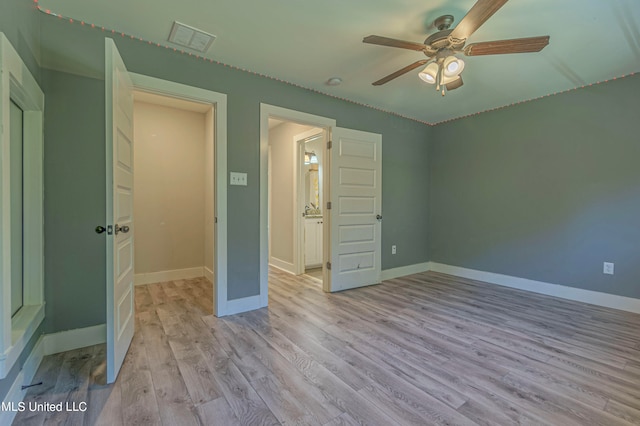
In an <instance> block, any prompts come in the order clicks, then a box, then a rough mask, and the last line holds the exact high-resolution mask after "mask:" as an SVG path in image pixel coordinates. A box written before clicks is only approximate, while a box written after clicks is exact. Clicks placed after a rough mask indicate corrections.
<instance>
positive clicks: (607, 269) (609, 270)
mask: <svg viewBox="0 0 640 426" xmlns="http://www.w3.org/2000/svg"><path fill="white" fill-rule="evenodd" d="M602 273H604V274H607V275H613V263H612V262H604V266H603V268H602Z"/></svg>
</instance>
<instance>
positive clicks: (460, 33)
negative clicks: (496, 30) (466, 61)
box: [449, 0, 508, 40]
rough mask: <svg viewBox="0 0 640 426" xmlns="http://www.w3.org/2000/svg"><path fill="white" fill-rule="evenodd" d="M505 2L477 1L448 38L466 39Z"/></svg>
mask: <svg viewBox="0 0 640 426" xmlns="http://www.w3.org/2000/svg"><path fill="white" fill-rule="evenodd" d="M507 1H508V0H478V1H477V2H476V4H474V5H473V7H472V8H471V9H470V10H469V12H467V14H466V15H465V16H464V18H462V20H461V21H460V22H459V23H458V25H456V27H455V28H454V29H453V31H452V32H451V34H450V35H449V37H450V38H452V39H457V40H466V39H468V38H469V36H471V34H473V33H474V32H475V31H476V30H477V29H478V28H480V26H482V24H484V23H485V22H486V21H487V19H489V18H491V17H492V16H493V14H494V13H496V12H497V11H498V9H500V8H501V7H502V6H504V4H505V3H506V2H507Z"/></svg>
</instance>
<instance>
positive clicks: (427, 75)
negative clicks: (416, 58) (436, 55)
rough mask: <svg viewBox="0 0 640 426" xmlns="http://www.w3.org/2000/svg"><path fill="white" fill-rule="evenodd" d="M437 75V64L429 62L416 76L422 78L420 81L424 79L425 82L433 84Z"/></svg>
mask: <svg viewBox="0 0 640 426" xmlns="http://www.w3.org/2000/svg"><path fill="white" fill-rule="evenodd" d="M437 75H438V64H436V63H435V62H431V63H430V64H429V65H427V66H426V67H425V69H423V70H422V71H420V73H419V74H418V77H420V79H422V81H424V82H425V83H429V84H435V83H436V78H437V77H436V76H437Z"/></svg>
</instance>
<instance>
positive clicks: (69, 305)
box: [42, 69, 106, 333]
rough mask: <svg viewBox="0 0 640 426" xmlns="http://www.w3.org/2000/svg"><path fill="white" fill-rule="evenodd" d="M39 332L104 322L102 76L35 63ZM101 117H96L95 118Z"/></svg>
mask: <svg viewBox="0 0 640 426" xmlns="http://www.w3.org/2000/svg"><path fill="white" fill-rule="evenodd" d="M42 74H43V77H42V80H43V87H44V92H45V115H44V123H45V126H44V133H45V141H44V182H45V185H44V223H45V226H44V246H45V258H44V261H45V300H46V301H47V305H46V311H45V317H46V319H45V321H46V329H45V332H47V333H54V332H57V331H64V330H70V329H74V328H81V327H89V326H92V325H97V324H103V323H104V322H105V321H106V302H105V297H106V288H105V274H106V265H105V256H106V252H105V250H106V247H105V236H104V235H98V234H96V233H95V232H94V231H93V230H94V228H95V227H96V226H97V225H101V224H102V225H104V221H105V212H106V202H105V199H106V197H105V188H106V180H105V145H104V141H105V125H104V115H105V106H104V102H105V99H104V81H101V80H95V79H92V78H86V77H78V76H74V75H70V74H66V73H61V72H56V71H51V70H47V69H43V70H42ZM100 118H101V119H100Z"/></svg>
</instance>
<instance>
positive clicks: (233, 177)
mask: <svg viewBox="0 0 640 426" xmlns="http://www.w3.org/2000/svg"><path fill="white" fill-rule="evenodd" d="M229 184H230V185H240V186H247V174H246V173H238V172H230V175H229Z"/></svg>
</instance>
